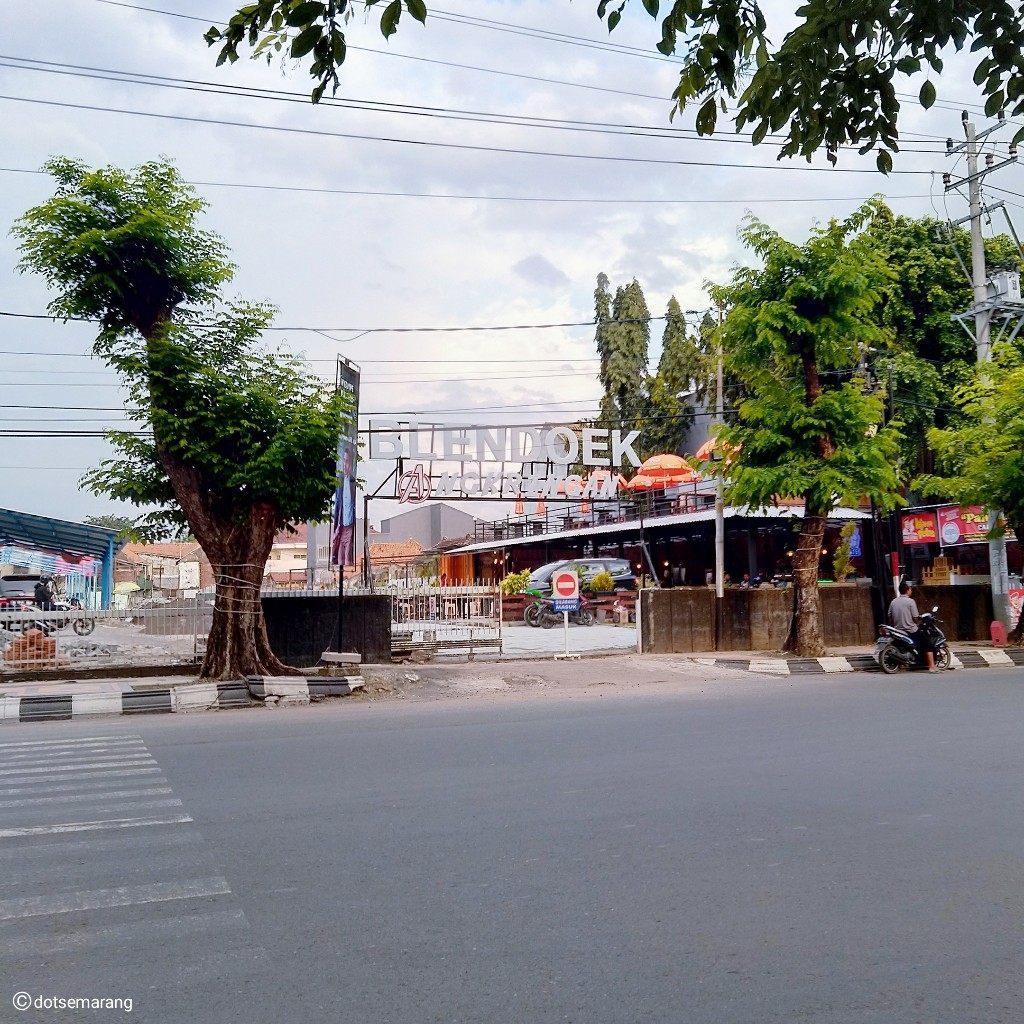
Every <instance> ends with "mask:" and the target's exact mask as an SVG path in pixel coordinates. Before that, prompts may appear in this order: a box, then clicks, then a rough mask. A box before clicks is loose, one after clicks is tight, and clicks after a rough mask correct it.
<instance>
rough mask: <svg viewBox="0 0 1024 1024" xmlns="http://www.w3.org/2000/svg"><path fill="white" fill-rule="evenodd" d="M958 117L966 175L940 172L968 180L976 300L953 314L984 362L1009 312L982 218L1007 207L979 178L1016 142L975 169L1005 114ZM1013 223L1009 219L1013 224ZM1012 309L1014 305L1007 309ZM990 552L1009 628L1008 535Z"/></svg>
mask: <svg viewBox="0 0 1024 1024" xmlns="http://www.w3.org/2000/svg"><path fill="white" fill-rule="evenodd" d="M961 120H962V121H963V126H964V135H965V141H964V142H962V143H960V145H958V146H954V145H953V140H952V139H947V140H946V155H947V156H953V155H954V154H955V153H960V152H965V153H966V155H967V177H966V178H961V179H960V180H958V181H953V180H952V176H951V175H950V174H944V175H943V176H942V180H943V184H944V186H945V190H946V192H949V191H950V190H951V189H956V188H960V187H962V186H963V185H966V186H967V189H968V204H969V209H970V212H969V213H968V215H967V216H966V217H961V218H960V220H957V221H954V222H953V225H952V226H954V227H955V226H956V225H957V224H963V223H964V222H965V221H970V225H971V287H972V290H973V292H974V303H973V305H972V306H971V308H970V309H969V310H967V311H966V312H965V313H963V314H960V315H955V316H954V317H953V319H954V320H957V321H959V322H960V324H962V325H963V327H964V328H965V329H966V330H967V331H968V333H970V328H969V327H968V325H967V318H969V317H972V316H973V318H974V335H973V337H974V344H975V347H976V349H977V354H978V365H979V366H983V365H984V364H985V363H988V362H990V361H991V359H992V321H993V318H994V316H996V315H1003V314H1005V313H1006V312H1007V309H1006V303H1005V302H1003V301H1001V300H1002V299H1006V298H1008V296H1007V295H1005V294H1001V293H1000V290H999V289H998V288H996V289H994V290H992V291H994V293H993V294H990V290H991V289H990V283H989V278H988V269H987V268H986V266H985V241H984V239H983V237H982V234H981V218H982V217H983V216H986V215H987V214H988V213H989V211H990V210H992V209H995V208H997V207H1000V206H1003V207H1004V212H1005V206H1004V204H1003V203H1001V202H1000V203H994V204H991V205H989V206H986V205H985V204H984V203H983V202H982V196H981V183H982V181H984V179H985V178H986V177H987V176H988V175H989V174H991V173H992V172H993V171H998V170H999V169H1000V168H1002V167H1007V166H1009V165H1010V164H1015V163H1016V162H1017V150H1016V147H1014V146H1011V147H1010V155H1009V158H1008V159H1006V160H1001V161H1000V162H999V163H996V162H995V158H994V157H993V156H992V154H991V153H989V154H987V155H986V157H985V167H984V168H983V169H979V165H978V143H979V142H980V141H981V140H982V139H984V138H986V137H987V136H989V135H991V134H992V133H993V132H996V131H998V130H999V129H1000V128H1002V127H1003V125H1004V123H1005V114H1003V112H1002V111H1000V113H999V123H998V124H995V125H993V126H992V127H991V128H987V129H985V131H983V132H979V131H977V129H976V128H975V126H974V124H973V122H971V121H970V120H969V119H968V114H967V111H966V110H965V111H964V112H963V114H962V115H961ZM1011 229H1012V225H1011ZM1016 281H1017V284H1016V298H1017V305H1019V304H1020V277H1019V275H1017V278H1016ZM1009 312H1010V313H1011V315H1013V313H1014V311H1013V310H1010V311H1009ZM1016 319H1017V320H1018V323H1017V325H1016V327H1015V328H1014V330H1013V333H1012V335H1011V337H1012V336H1013V335H1016V333H1017V331H1018V330H1019V329H1020V325H1021V319H1022V318H1021V317H1019V316H1017V317H1016ZM1003 320H1004V322H1006V317H1005V315H1003ZM998 521H999V510H998V509H989V521H988V526H989V529H990V530H991V529H993V528H994V527H995V525H996V523H997V522H998ZM988 558H989V578H990V580H991V586H992V609H993V613H994V614H995V617H996V618H997V619H998V620H999V621H1000V622H1002V623H1003V625H1004V626H1005V627H1006V629H1007V630H1009V629H1010V597H1009V588H1010V585H1009V576H1008V568H1007V563H1006V539H1005V538H1003V537H1000V538H999V539H998V540H990V541H989V542H988Z"/></svg>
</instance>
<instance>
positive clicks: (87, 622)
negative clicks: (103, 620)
mask: <svg viewBox="0 0 1024 1024" xmlns="http://www.w3.org/2000/svg"><path fill="white" fill-rule="evenodd" d="M71 628H72V629H73V630H74V631H75V632H76V633H77V634H78V635H79V636H88V635H89V634H90V633H91V632H92V631H93V630H94V629H95V628H96V620H95V619H75V621H74V622H72V623H71Z"/></svg>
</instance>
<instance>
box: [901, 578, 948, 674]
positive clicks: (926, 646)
mask: <svg viewBox="0 0 1024 1024" xmlns="http://www.w3.org/2000/svg"><path fill="white" fill-rule="evenodd" d="M913 592H914V591H913V588H912V587H911V586H910V584H909V583H907V582H906V581H905V580H904V582H903V583H901V584H900V596H899V597H895V598H893V600H892V604H890V605H889V625H890V626H895V627H896V628H897V629H902V630H903V631H904V632H905V633H909V634H910V638H911V639H912V640H913V641H914V647H916V648H917V650H918V651H919V652H920V653H921V654H923V655H924V656H925V660H926V661H927V662H928V671H929V672H938V671H939V670H938V669H937V668H936V667H935V652H934V651H933V650H932V645H931V643H930V641H929V639H928V637H926V636H925V635H924V634H923V633H922V632H921V630H919V629H918V628H917V624H918V622H919V621H920V619H921V613H920V612H919V611H918V609H917V602H916V601H915V600H914V599H913V597H912V596H911V595H912V594H913Z"/></svg>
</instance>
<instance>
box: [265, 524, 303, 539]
mask: <svg viewBox="0 0 1024 1024" xmlns="http://www.w3.org/2000/svg"><path fill="white" fill-rule="evenodd" d="M290 526H291V530H289V529H288V527H287V526H286V527H285V528H284V529H283V530H278V532H277V535H276V536H275V537H274V543H275V544H305V543H306V540H307V538H308V537H309V524H308V523H291V524H290Z"/></svg>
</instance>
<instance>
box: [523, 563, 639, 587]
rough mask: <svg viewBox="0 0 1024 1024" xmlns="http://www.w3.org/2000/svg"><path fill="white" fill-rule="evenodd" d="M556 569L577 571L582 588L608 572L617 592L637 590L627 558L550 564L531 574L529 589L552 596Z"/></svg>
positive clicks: (528, 582)
mask: <svg viewBox="0 0 1024 1024" xmlns="http://www.w3.org/2000/svg"><path fill="white" fill-rule="evenodd" d="M556 569H576V571H577V572H578V573H579V574H580V586H585V585H586V584H587V583H588V582H589V581H590V580H592V579H593V578H594V577H595V576H596V575H597V574H598V573H599V572H606V573H608V574H609V575H610V576H611V578H612V582H613V583H614V584H615V589H616V590H635V589H636V576H635V575H634V574H633V568H632V566H631V565H630V564H629V561H628V560H627V559H625V558H569V559H563V560H562V561H561V562H549V563H548V564H547V565H542V566H541V567H540V568H539V569H534V570H533V572H532V573H530V578H529V579H528V580H527V583H526V587H527V589H528V590H536V591H537V592H538V593H541V594H550V593H551V577H552V576H553V575H554V573H555V570H556Z"/></svg>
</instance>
